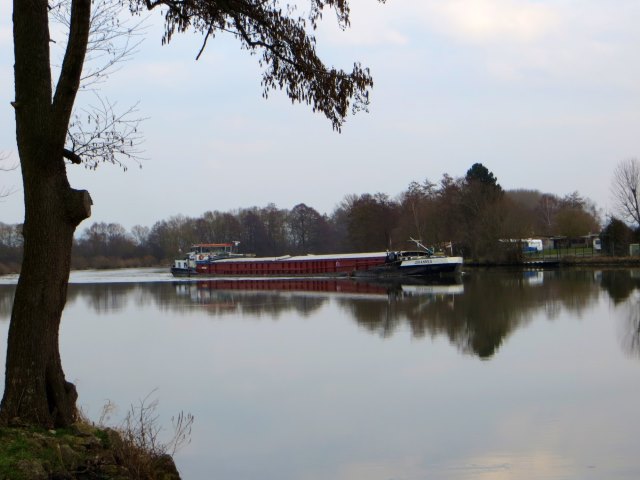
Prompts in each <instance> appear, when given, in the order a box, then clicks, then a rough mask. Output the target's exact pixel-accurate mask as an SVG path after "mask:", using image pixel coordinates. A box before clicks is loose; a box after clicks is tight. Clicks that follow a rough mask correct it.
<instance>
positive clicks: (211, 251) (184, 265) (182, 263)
mask: <svg viewBox="0 0 640 480" xmlns="http://www.w3.org/2000/svg"><path fill="white" fill-rule="evenodd" d="M239 244H240V242H232V243H197V244H195V245H192V246H191V251H190V252H189V253H187V255H186V256H185V257H184V258H181V259H177V260H175V261H174V262H173V266H172V267H171V273H172V274H173V276H174V277H190V276H192V275H197V273H198V272H197V268H196V267H197V265H198V264H206V263H209V262H213V261H216V260H221V259H224V258H241V257H253V256H254V255H247V254H243V253H238V252H237V248H238V245H239Z"/></svg>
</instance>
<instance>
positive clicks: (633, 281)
mask: <svg viewBox="0 0 640 480" xmlns="http://www.w3.org/2000/svg"><path fill="white" fill-rule="evenodd" d="M601 285H602V288H604V289H605V290H606V291H607V293H608V294H609V296H610V297H611V299H612V300H613V303H615V304H616V305H618V304H619V303H622V302H624V301H625V300H627V299H628V298H629V296H630V295H631V293H632V292H633V290H635V289H637V288H640V270H628V269H625V270H605V271H603V272H602V279H601Z"/></svg>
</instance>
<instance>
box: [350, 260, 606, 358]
mask: <svg viewBox="0 0 640 480" xmlns="http://www.w3.org/2000/svg"><path fill="white" fill-rule="evenodd" d="M597 295H598V288H597V286H596V285H595V284H594V283H593V280H592V277H591V276H590V274H586V273H584V272H546V273H545V275H544V281H543V282H542V283H539V284H530V283H528V281H527V280H526V279H525V278H524V277H523V276H521V275H519V274H518V273H507V274H504V273H499V272H495V273H486V274H484V273H483V274H471V275H469V276H467V277H465V282H464V294H463V295H448V294H441V295H431V296H422V297H421V296H414V297H406V298H398V297H391V296H390V297H389V300H388V302H379V301H371V300H359V301H352V300H350V299H344V300H341V302H340V303H341V304H342V306H343V307H344V308H345V309H346V310H348V311H350V313H351V314H352V315H353V316H354V318H355V319H356V321H357V322H358V323H359V324H360V325H362V326H363V327H365V328H366V329H367V330H369V331H372V332H378V333H380V334H381V335H382V336H384V337H387V336H390V335H392V334H393V333H394V332H395V331H396V330H397V329H398V327H400V326H401V325H404V324H406V325H408V326H409V328H410V330H411V333H412V335H414V336H415V337H424V336H426V335H430V336H431V337H435V336H437V335H445V336H446V337H447V338H448V339H449V341H450V342H451V343H453V344H454V345H456V346H457V347H458V348H459V349H460V350H461V351H463V352H467V353H472V354H475V355H478V356H479V357H481V358H489V357H491V356H492V355H493V354H494V353H495V352H496V351H497V349H498V348H499V347H500V345H501V344H502V342H503V341H504V340H505V338H506V337H507V336H508V335H509V334H511V332H513V331H514V330H515V329H516V328H518V327H520V326H522V325H524V324H526V323H527V322H528V321H530V319H531V318H532V315H533V314H534V313H536V312H538V311H541V310H543V311H545V312H547V313H549V312H554V313H555V314H558V313H559V312H560V311H561V310H562V309H567V310H571V311H577V312H578V313H580V312H582V311H583V310H584V309H585V308H587V307H588V306H589V305H591V304H592V303H593V302H594V301H595V300H596V299H597Z"/></svg>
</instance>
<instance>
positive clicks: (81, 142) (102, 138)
mask: <svg viewBox="0 0 640 480" xmlns="http://www.w3.org/2000/svg"><path fill="white" fill-rule="evenodd" d="M96 99H97V103H96V104H95V105H91V106H89V107H88V108H86V109H83V110H81V111H80V113H76V114H75V115H74V116H73V118H72V119H71V122H70V124H69V131H68V133H67V144H68V145H69V146H70V147H69V148H67V149H66V151H65V157H66V158H67V159H68V160H70V161H71V162H72V163H79V161H80V162H82V163H83V164H84V165H85V167H87V168H90V169H93V170H95V169H96V168H98V165H99V164H100V163H111V164H114V165H118V166H120V167H122V168H123V169H124V170H125V171H126V170H127V168H128V167H127V165H126V164H125V160H133V161H135V162H136V163H138V164H140V161H141V160H143V157H142V149H141V148H140V146H141V145H142V143H143V136H142V133H141V132H140V123H141V122H142V121H143V120H144V118H142V117H139V116H138V109H137V107H138V104H135V105H134V106H132V107H129V108H128V109H126V110H125V111H124V112H120V113H116V107H117V104H116V103H111V102H109V101H108V100H106V99H103V98H102V97H100V96H99V95H97V94H96Z"/></svg>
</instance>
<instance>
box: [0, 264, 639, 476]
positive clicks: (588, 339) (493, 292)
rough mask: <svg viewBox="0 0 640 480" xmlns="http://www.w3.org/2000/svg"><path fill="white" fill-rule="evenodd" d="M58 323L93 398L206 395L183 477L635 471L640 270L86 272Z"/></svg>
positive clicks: (197, 403) (162, 412) (187, 404)
mask: <svg viewBox="0 0 640 480" xmlns="http://www.w3.org/2000/svg"><path fill="white" fill-rule="evenodd" d="M13 283H15V277H11V276H9V277H0V334H1V335H2V338H1V339H0V341H1V342H2V345H5V344H6V335H7V329H8V323H9V322H8V320H9V317H10V310H11V303H12V293H13V289H14V288H15V286H14V285H13ZM60 342H61V352H62V357H63V358H62V361H63V366H64V368H65V372H66V374H67V378H68V379H69V380H71V381H73V382H74V383H75V384H76V386H77V388H78V392H79V395H80V397H79V404H80V405H81V407H82V409H83V411H84V413H85V415H86V416H87V417H88V418H90V419H92V420H94V421H97V420H98V418H99V417H100V416H101V410H102V407H103V406H104V405H105V404H107V403H110V404H112V405H115V406H116V409H115V410H114V411H113V412H111V415H110V418H109V421H110V422H112V423H118V422H120V421H121V420H122V418H123V417H124V416H125V414H126V413H127V411H128V410H129V409H130V408H131V406H132V405H133V406H139V405H140V402H142V401H143V399H145V398H146V400H144V401H145V402H147V403H149V402H155V401H157V403H158V406H157V411H156V413H157V417H158V419H157V424H158V425H160V426H162V428H163V432H162V433H161V435H163V436H164V437H163V438H168V437H169V436H170V432H171V417H172V416H175V415H177V414H178V413H179V412H187V413H191V414H193V415H194V417H195V421H194V424H193V429H192V432H191V437H190V438H191V441H190V443H189V444H188V445H185V446H184V447H183V448H182V449H181V450H180V451H179V452H178V453H177V454H176V456H175V458H176V462H177V464H178V468H179V470H180V472H181V474H182V476H183V478H184V479H185V480H187V479H194V480H200V479H202V480H205V479H207V480H209V479H215V480H258V479H259V480H327V479H330V480H362V479H366V480H391V479H393V480H418V479H420V480H422V479H438V480H439V479H443V480H466V479H482V480H484V479H491V480H495V479H497V480H502V479H518V480H529V479H531V480H533V479H536V480H539V479H554V480H555V479H570V480H573V479H576V480H578V479H580V480H590V479H594V480H595V479H598V480H600V479H634V480H635V479H638V478H640V457H639V456H638V448H637V447H638V440H637V439H638V436H639V434H640V415H638V408H639V407H640V270H625V269H619V270H593V269H590V270H578V269H567V270H551V271H544V272H543V271H527V272H522V271H519V270H496V269H494V270H486V271H482V270H472V271H470V272H467V273H465V274H464V275H463V276H462V278H461V279H460V280H459V281H457V282H449V283H440V284H405V285H399V284H382V283H355V282H351V281H348V280H300V279H297V280H278V281H267V280H245V281H200V282H197V281H181V282H176V281H174V279H172V278H171V277H170V276H169V275H168V274H167V273H166V272H165V271H160V270H153V269H136V270H117V271H101V272H98V271H87V272H73V273H72V278H71V285H70V287H69V294H68V302H67V307H66V309H65V311H64V315H63V321H62V327H61V337H60ZM0 361H1V362H2V364H1V365H0V367H2V368H4V367H3V363H4V351H3V353H2V355H1V359H0Z"/></svg>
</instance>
